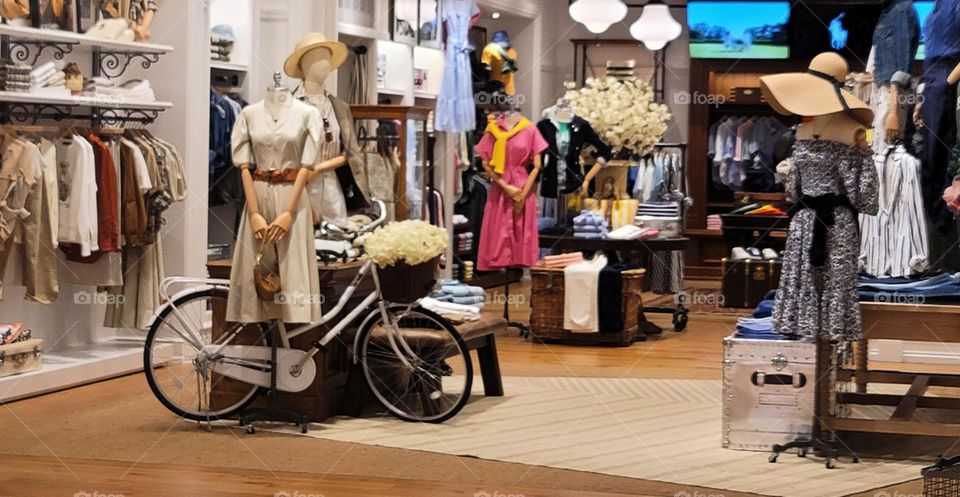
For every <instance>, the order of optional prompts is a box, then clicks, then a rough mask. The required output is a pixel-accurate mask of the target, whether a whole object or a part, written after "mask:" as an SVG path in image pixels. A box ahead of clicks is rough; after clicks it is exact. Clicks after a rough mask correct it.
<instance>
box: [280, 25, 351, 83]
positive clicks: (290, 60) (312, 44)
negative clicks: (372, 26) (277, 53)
mask: <svg viewBox="0 0 960 497" xmlns="http://www.w3.org/2000/svg"><path fill="white" fill-rule="evenodd" d="M320 47H322V48H326V49H327V50H330V53H331V54H333V56H332V57H331V58H330V64H331V65H332V66H333V67H332V68H333V69H336V68H338V67H340V66H341V65H343V63H344V62H346V60H347V54H348V53H349V51H348V50H347V46H346V45H344V44H343V43H340V42H339V41H328V40H327V37H326V36H323V34H321V33H310V34H308V35H306V36H304V37H303V38H301V39H300V41H298V42H297V47H296V48H295V49H294V50H293V53H292V54H290V56H289V57H287V61H286V62H284V63H283V72H285V73H287V76H290V77H291V78H303V70H302V69H300V59H302V58H303V55H304V54H306V53H307V52H309V51H311V50H313V49H314V48H320Z"/></svg>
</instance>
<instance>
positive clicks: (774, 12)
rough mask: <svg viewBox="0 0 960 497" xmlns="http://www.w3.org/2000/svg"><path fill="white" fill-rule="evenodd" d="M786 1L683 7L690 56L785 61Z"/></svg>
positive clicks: (699, 3)
mask: <svg viewBox="0 0 960 497" xmlns="http://www.w3.org/2000/svg"><path fill="white" fill-rule="evenodd" d="M789 21H790V2H719V1H712V2H708V1H696V0H692V1H691V2H690V3H689V4H688V5H687V23H688V24H689V26H690V57H692V58H695V59H786V58H789V57H790V43H789V37H788V35H787V24H788V22H789Z"/></svg>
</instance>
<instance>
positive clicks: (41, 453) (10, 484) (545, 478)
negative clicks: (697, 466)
mask: <svg viewBox="0 0 960 497" xmlns="http://www.w3.org/2000/svg"><path fill="white" fill-rule="evenodd" d="M521 295H524V293H523V291H521ZM524 307H525V306H523V305H522V303H521V305H518V306H516V308H511V312H513V313H514V316H513V317H515V318H517V319H519V320H521V321H525V318H526V316H525V314H526V311H525V309H524ZM488 312H499V309H496V308H495V307H493V306H491V307H490V308H489V309H488ZM651 318H652V319H653V320H654V321H655V322H657V323H660V324H662V325H664V326H668V325H669V321H670V317H669V316H667V315H653V316H651ZM734 327H735V317H731V316H728V315H703V314H698V315H693V316H691V323H690V327H689V329H688V330H687V331H686V332H684V333H674V332H668V333H665V334H663V335H661V336H657V337H651V339H650V340H649V341H647V342H644V343H637V344H634V345H633V346H632V347H628V348H619V347H569V346H562V345H544V344H538V343H531V342H528V341H525V340H522V339H520V338H519V337H517V335H516V333H515V331H514V330H510V331H509V332H505V333H503V334H502V335H501V336H498V344H497V345H498V349H499V353H500V359H501V365H502V369H503V374H504V375H507V376H581V377H582V376H591V377H647V378H683V379H719V378H720V377H721V370H722V359H721V357H722V345H721V339H722V337H724V336H726V335H728V334H729V333H730V332H731V331H732V329H733V328H734ZM150 396H151V393H150V392H149V390H148V389H146V388H145V382H144V381H142V375H140V376H131V377H126V378H119V379H116V380H111V381H108V382H104V383H100V384H97V385H92V386H87V387H81V388H78V389H74V390H71V391H68V392H62V393H55V394H51V395H47V396H44V397H40V398H36V399H29V400H25V401H20V402H16V403H12V404H8V405H6V406H4V405H0V426H2V427H3V428H2V429H4V430H16V431H29V432H31V433H32V431H33V430H31V428H30V425H31V422H30V420H35V419H45V420H47V421H48V422H49V420H52V419H58V420H62V422H63V428H62V429H63V430H67V431H69V430H71V429H74V430H76V429H78V427H71V426H70V418H71V413H74V412H77V410H82V409H91V410H94V409H99V408H102V407H101V406H102V405H107V404H110V403H111V402H112V403H117V399H118V398H129V399H134V398H139V399H142V398H145V397H150ZM150 409H153V406H151V407H150ZM155 409H157V410H162V408H161V407H160V406H159V404H157V405H156V406H155ZM114 411H115V412H111V415H113V416H124V414H125V413H124V412H123V409H116V408H115V409H114ZM150 412H153V411H150ZM45 429H46V430H47V431H46V432H45V433H47V435H35V436H34V437H33V438H35V444H36V447H35V448H34V449H35V450H32V451H23V452H21V453H18V452H11V450H10V445H5V444H4V437H3V436H0V497H6V496H10V497H33V496H37V497H40V496H43V497H50V496H71V495H75V496H87V495H89V496H104V497H105V496H109V495H115V496H124V497H132V496H136V497H154V496H156V497H160V496H163V497H167V496H204V497H219V496H236V497H245V496H301V497H308V496H314V497H316V496H321V495H322V496H324V497H338V496H351V497H354V496H356V497H367V496H370V497H374V496H376V497H380V496H404V497H405V496H411V497H412V496H418V497H429V496H465V497H469V496H509V495H514V496H523V497H540V496H543V497H547V496H551V497H566V496H584V497H591V496H596V497H600V496H617V495H666V496H675V495H681V494H683V492H685V494H686V495H696V494H697V493H699V494H701V495H710V494H711V493H712V494H716V495H721V494H723V495H726V496H727V497H734V496H736V497H740V496H743V495H744V494H738V493H733V492H719V493H718V492H716V491H715V492H710V491H709V489H684V488H682V487H678V486H676V485H668V484H660V483H658V482H642V481H638V480H628V479H619V480H624V481H618V479H616V478H613V477H611V478H606V477H605V475H595V474H590V473H579V475H580V476H577V474H578V473H577V472H564V473H559V472H557V473H546V472H544V473H543V475H542V476H539V477H536V478H531V477H530V475H531V474H535V473H536V470H537V469H543V470H545V468H534V469H533V470H531V469H524V468H510V467H509V466H508V465H507V463H498V462H488V461H477V464H478V466H477V467H478V468H479V467H480V465H482V466H483V469H484V470H485V471H487V473H486V475H495V474H496V473H499V474H500V476H499V478H497V477H494V476H486V475H484V476H482V477H476V478H474V476H476V475H473V472H474V471H476V472H479V471H480V470H478V469H476V468H473V469H471V470H470V476H466V477H463V478H460V480H459V481H450V476H449V474H447V475H444V474H440V473H441V472H443V471H444V470H443V469H442V468H440V467H438V468H437V477H436V478H433V477H432V476H431V475H432V473H431V471H430V470H429V468H426V470H425V471H420V472H418V473H417V474H415V475H412V476H410V478H411V479H406V478H404V477H397V476H395V475H393V474H392V473H390V472H389V471H386V469H388V468H391V467H393V466H395V465H396V461H397V460H396V459H395V458H396V457H404V458H406V457H410V458H417V457H420V458H425V460H426V461H428V462H426V463H424V464H431V462H432V463H439V462H440V461H441V460H440V459H439V456H436V455H431V456H427V455H424V454H425V453H420V452H411V451H400V450H390V451H387V450H373V449H371V448H370V447H366V448H362V447H357V448H356V449H355V451H354V454H356V453H363V454H364V457H366V459H363V460H360V461H357V462H356V463H355V464H354V467H352V468H350V469H349V470H346V469H343V464H340V465H339V466H338V464H337V463H339V462H340V461H339V460H338V461H337V463H334V464H332V465H330V466H329V469H323V470H318V471H313V472H310V471H309V470H306V469H303V468H304V466H300V467H297V468H296V469H295V470H294V471H291V472H278V471H273V470H269V469H267V470H260V469H252V468H257V467H263V466H264V465H259V466H258V465H257V464H246V465H242V464H237V465H236V467H223V464H218V465H216V466H214V465H209V466H208V465H205V464H189V465H184V464H183V463H182V461H183V459H180V458H178V457H176V451H172V454H173V455H171V456H170V457H169V458H168V459H169V460H167V461H165V462H164V461H160V462H157V461H155V460H151V461H147V460H144V461H135V463H134V464H131V463H130V462H129V461H112V460H110V461H108V460H104V459H92V458H87V457H77V455H78V452H77V450H73V451H71V452H68V451H61V450H59V449H57V450H55V449H54V448H53V447H56V443H53V442H55V441H51V440H50V437H56V436H57V434H58V433H61V431H58V429H59V428H53V429H51V428H50V426H49V425H48V426H46V427H45ZM40 431H41V430H40V428H39V427H38V428H37V432H40ZM168 431H170V430H168ZM193 433H194V434H192V435H191V432H189V431H187V432H180V431H178V430H173V431H170V435H169V436H167V440H169V439H170V438H174V439H178V438H177V437H184V438H183V440H196V439H197V438H199V437H201V436H202V435H196V433H195V432H193ZM162 435H166V433H164V434H162ZM19 436H20V439H21V440H24V439H30V437H29V436H27V435H23V434H19ZM161 438H162V437H161ZM255 438H256V440H254V441H244V440H242V439H239V438H237V437H236V435H233V436H227V435H222V436H219V437H216V436H215V437H207V438H206V439H204V440H205V442H203V443H207V444H213V445H214V447H207V449H217V447H216V444H223V447H222V450H223V451H229V450H231V449H229V448H228V447H230V445H228V443H232V444H234V445H235V444H238V443H239V444H243V445H244V446H246V445H248V444H249V445H250V446H251V450H250V451H249V452H250V454H253V452H255V451H257V450H262V449H257V446H258V445H261V446H270V445H274V444H279V443H282V442H278V440H285V439H280V438H277V439H269V438H266V437H261V436H260V435H256V436H255ZM286 439H290V440H297V443H301V444H306V443H307V442H306V441H304V439H300V438H298V437H287V438H286ZM158 440H159V439H158ZM47 442H50V443H49V445H50V446H52V447H48V448H47V449H44V447H46V445H47ZM100 443H104V444H107V443H117V442H116V441H110V440H102V441H100ZM351 449H352V448H351ZM232 450H235V449H232ZM348 452H349V451H348ZM214 453H216V452H214ZM24 454H29V455H24ZM62 454H69V457H67V456H62ZM250 454H236V457H238V458H239V457H252V456H251V455H250ZM398 454H402V455H400V456H398ZM79 455H82V452H80V453H79ZM310 457H317V455H314V454H311V455H310ZM333 457H338V456H333ZM339 457H343V456H339ZM451 457H452V456H451ZM111 459H112V457H111ZM178 461H180V464H178ZM261 462H262V461H261ZM267 462H268V463H269V462H270V461H267ZM498 465H501V466H498ZM217 466H219V467H217ZM513 466H516V465H513ZM285 467H286V466H285ZM294 467H296V466H294ZM307 467H309V466H307ZM508 470H511V471H512V470H515V471H516V472H515V473H512V472H510V471H508ZM318 472H319V473H321V474H318ZM513 474H516V475H518V476H517V477H516V478H514V477H513V476H506V477H505V476H504V475H513ZM571 474H574V475H573V476H571ZM524 475H525V476H524ZM564 478H576V481H577V482H578V484H577V485H574V484H573V483H571V484H569V485H568V484H566V483H564V481H565V480H564ZM491 481H498V482H499V483H497V484H496V485H494V484H491V483H489V482H491ZM504 481H507V483H504ZM571 481H574V480H571ZM509 482H515V484H516V485H517V486H515V487H514V486H511V484H510V483H509ZM631 482H636V483H631ZM640 483H644V485H640ZM569 488H577V489H578V490H566V489H569ZM631 489H636V491H634V490H631ZM641 489H642V490H641ZM678 489H679V490H678ZM596 490H603V491H600V492H597V491H596ZM678 491H679V492H680V493H678ZM887 491H888V492H890V494H891V495H894V493H893V492H899V493H900V494H917V495H919V494H920V486H919V484H918V483H917V482H911V483H907V484H904V485H899V486H897V487H895V488H890V489H887ZM605 492H607V493H605ZM617 492H620V493H617ZM644 492H645V493H644ZM695 492H697V493H695ZM876 492H877V491H876V490H874V491H871V492H867V493H864V494H863V495H864V496H867V495H870V496H874V495H876V494H877V493H876Z"/></svg>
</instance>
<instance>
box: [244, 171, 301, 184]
mask: <svg viewBox="0 0 960 497" xmlns="http://www.w3.org/2000/svg"><path fill="white" fill-rule="evenodd" d="M298 174H300V170H299V169H274V170H272V171H261V170H259V169H257V170H255V171H253V173H251V175H252V176H253V180H254V181H263V182H265V183H293V182H295V181H297V175H298Z"/></svg>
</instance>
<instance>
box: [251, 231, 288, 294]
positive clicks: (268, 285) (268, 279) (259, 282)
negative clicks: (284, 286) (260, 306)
mask: <svg viewBox="0 0 960 497" xmlns="http://www.w3.org/2000/svg"><path fill="white" fill-rule="evenodd" d="M273 248H274V250H275V251H276V248H277V246H276V244H274V246H273ZM279 259H280V253H279V252H277V262H276V263H275V264H274V266H273V267H270V266H267V265H266V264H264V263H263V245H262V244H261V245H260V248H259V250H257V263H256V264H255V265H254V266H253V284H254V285H255V286H256V288H257V298H259V299H260V300H262V301H264V302H276V299H277V294H279V293H280V289H281V285H280V270H279V267H278V265H279V263H280V261H279Z"/></svg>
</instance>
